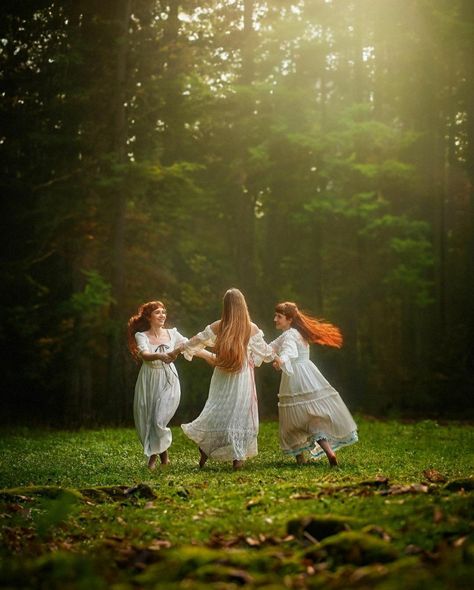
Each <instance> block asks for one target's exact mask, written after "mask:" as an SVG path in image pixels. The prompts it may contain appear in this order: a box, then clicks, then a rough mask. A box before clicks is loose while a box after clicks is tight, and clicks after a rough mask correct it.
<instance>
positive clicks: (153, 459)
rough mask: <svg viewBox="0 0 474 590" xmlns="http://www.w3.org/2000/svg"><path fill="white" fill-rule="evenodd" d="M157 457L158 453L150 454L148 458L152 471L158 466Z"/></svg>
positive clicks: (149, 467)
mask: <svg viewBox="0 0 474 590" xmlns="http://www.w3.org/2000/svg"><path fill="white" fill-rule="evenodd" d="M156 459H157V455H150V458H149V459H148V469H150V470H151V471H153V469H155V467H156Z"/></svg>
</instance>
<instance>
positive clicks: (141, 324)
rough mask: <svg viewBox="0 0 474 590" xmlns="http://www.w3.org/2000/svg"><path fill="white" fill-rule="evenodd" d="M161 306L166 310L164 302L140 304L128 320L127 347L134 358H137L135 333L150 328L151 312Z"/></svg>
mask: <svg viewBox="0 0 474 590" xmlns="http://www.w3.org/2000/svg"><path fill="white" fill-rule="evenodd" d="M159 307H162V308H163V309H164V310H165V311H166V307H165V304H164V303H162V302H161V301H149V302H148V303H144V304H143V305H140V307H139V308H138V310H137V313H136V314H135V315H132V317H131V318H130V319H129V320H128V325H127V343H128V349H129V350H130V353H131V354H132V356H133V358H134V359H135V360H138V359H139V355H138V347H137V342H136V340H135V334H136V333H137V332H145V331H146V330H149V329H150V317H151V314H152V313H153V312H154V311H155V309H158V308H159Z"/></svg>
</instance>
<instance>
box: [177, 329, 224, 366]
mask: <svg viewBox="0 0 474 590" xmlns="http://www.w3.org/2000/svg"><path fill="white" fill-rule="evenodd" d="M215 342H216V335H215V334H214V332H213V331H212V329H211V326H206V328H205V329H204V330H203V331H202V332H198V333H197V334H196V335H195V336H193V337H192V338H190V339H189V340H187V341H186V343H185V345H184V350H183V355H184V358H185V359H186V360H188V361H191V360H192V359H193V356H194V355H195V354H196V352H199V351H200V350H202V349H203V348H206V346H214V344H215Z"/></svg>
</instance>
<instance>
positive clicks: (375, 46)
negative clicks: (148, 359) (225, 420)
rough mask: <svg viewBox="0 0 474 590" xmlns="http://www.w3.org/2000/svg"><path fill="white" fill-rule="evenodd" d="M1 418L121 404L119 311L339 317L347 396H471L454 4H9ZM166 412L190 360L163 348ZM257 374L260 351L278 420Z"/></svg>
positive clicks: (193, 316)
mask: <svg viewBox="0 0 474 590" xmlns="http://www.w3.org/2000/svg"><path fill="white" fill-rule="evenodd" d="M1 11H2V18H1V19H0V85H1V101H0V117H1V128H0V170H1V180H0V182H1V192H2V200H1V217H2V222H3V230H2V232H1V241H2V246H1V267H0V281H1V284H2V288H1V295H0V298H1V328H0V345H1V349H2V351H3V352H2V354H1V359H2V367H1V370H2V375H3V396H2V398H3V399H2V405H1V422H3V423H27V424H38V425H55V426H63V427H77V426H97V425H114V424H115V425H119V424H125V425H126V424H130V423H131V421H132V411H131V405H132V399H133V388H134V382H135V379H136V374H137V371H138V367H137V365H136V364H135V363H134V361H133V360H132V358H131V356H130V354H129V352H128V350H127V346H126V324H127V320H128V318H129V317H130V316H131V315H133V314H134V313H135V312H136V309H137V307H138V306H139V305H140V304H141V303H143V302H145V301H150V300H155V299H159V300H162V301H164V302H165V304H166V306H167V309H168V312H169V323H170V326H176V327H177V328H178V329H179V330H180V332H182V333H183V334H185V335H187V336H191V335H192V334H194V333H196V332H197V331H199V330H201V329H203V328H204V326H206V325H207V324H209V323H210V322H211V321H213V320H215V319H217V318H218V317H219V316H220V313H221V301H222V296H223V294H224V292H225V290H226V289H227V288H229V287H238V288H240V289H241V290H242V291H243V292H244V294H245V296H246V298H247V301H248V304H249V309H250V312H251V316H252V319H253V320H254V321H255V322H257V323H258V325H259V326H260V327H261V328H262V329H263V331H264V332H265V336H266V338H267V339H268V340H270V339H273V338H274V337H275V336H276V333H275V329H274V326H273V310H274V306H275V304H276V303H277V302H279V301H285V300H290V301H296V302H297V303H298V305H299V306H300V307H301V308H303V309H305V310H307V311H309V312H310V313H312V314H314V315H315V316H317V317H320V318H325V319H326V320H328V321H330V322H332V323H334V324H336V325H337V326H339V327H340V329H341V331H342V333H343V336H344V346H343V348H342V349H341V350H330V349H326V348H322V347H318V349H316V348H315V349H314V350H313V355H314V360H315V362H316V363H317V364H318V366H319V367H320V368H321V370H322V372H323V373H324V374H325V375H326V376H327V378H328V379H329V380H330V381H331V383H332V384H333V385H334V386H335V387H336V388H337V389H338V390H339V391H340V392H341V394H342V395H343V397H344V399H345V400H346V402H347V404H348V406H349V407H350V408H351V410H352V411H355V412H359V413H362V414H369V415H375V416H379V417H390V418H399V417H403V418H420V417H422V418H423V417H426V418H436V419H460V418H463V419H466V418H471V419H472V418H473V417H474V415H473V404H472V391H473V386H474V378H473V367H474V363H473V360H474V359H473V355H474V347H473V341H472V340H473V339H472V334H473V327H474V306H473V305H472V300H471V297H472V293H473V292H474V272H473V268H474V265H473V262H474V193H473V186H474V87H473V85H474V76H473V68H474V60H473V59H472V56H473V55H474V2H472V0H377V1H374V0H200V1H196V0H175V1H173V0H115V1H101V2H93V1H91V0H63V1H62V2H57V1H55V0H54V1H53V0H31V1H30V0H24V1H22V2H18V1H15V0H4V2H3V3H2V9H1ZM177 368H178V371H179V373H180V377H181V382H182V390H183V397H182V402H181V406H180V409H179V412H178V414H177V416H176V423H179V421H180V420H182V419H183V418H192V417H194V416H195V415H196V414H197V413H198V411H199V410H200V408H201V407H202V404H203V401H204V400H205V397H206V394H207V389H208V383H209V379H210V370H209V367H208V366H207V365H205V363H204V362H201V361H199V360H196V361H193V362H192V363H188V362H186V361H185V360H184V359H180V360H179V361H178V362H177ZM277 388H278V375H276V374H275V372H274V371H273V369H272V368H271V366H265V367H262V368H261V369H259V372H258V392H259V403H260V413H261V416H262V417H263V418H272V417H275V416H276V412H277V408H276V392H277Z"/></svg>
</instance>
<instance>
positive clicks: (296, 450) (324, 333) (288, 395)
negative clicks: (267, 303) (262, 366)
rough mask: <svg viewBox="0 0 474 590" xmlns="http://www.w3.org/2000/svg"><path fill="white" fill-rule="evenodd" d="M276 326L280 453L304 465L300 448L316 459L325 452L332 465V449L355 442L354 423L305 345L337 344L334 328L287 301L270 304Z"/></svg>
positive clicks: (274, 345) (339, 339)
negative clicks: (277, 334)
mask: <svg viewBox="0 0 474 590" xmlns="http://www.w3.org/2000/svg"><path fill="white" fill-rule="evenodd" d="M274 322H275V326H276V328H277V329H278V330H282V331H283V334H282V335H281V336H279V337H278V338H277V339H276V340H274V341H273V342H271V343H270V346H271V347H272V348H273V350H274V352H275V353H276V354H277V357H276V359H275V361H274V363H273V366H274V367H275V368H276V369H281V370H282V376H281V381H280V391H279V394H278V398H279V402H278V414H279V422H280V444H281V448H282V450H283V452H284V453H287V454H289V455H293V456H294V457H295V458H296V461H297V462H298V463H304V462H305V457H304V452H305V451H307V450H309V451H311V456H312V457H313V458H315V459H318V458H320V457H321V456H322V455H323V454H324V453H325V454H326V456H327V458H328V460H329V464H330V465H331V466H332V467H335V466H337V458H336V454H335V452H334V451H335V450H337V449H338V448H340V447H343V446H346V445H350V444H352V443H355V442H357V440H358V438H357V425H356V423H355V422H354V420H353V418H352V416H351V414H350V412H349V410H348V409H347V407H346V405H345V404H344V402H343V401H342V399H341V396H340V395H339V393H338V392H337V391H336V390H335V389H334V388H333V387H332V386H331V385H330V384H329V383H328V381H326V379H325V378H324V377H323V375H322V374H321V373H320V371H319V370H318V368H317V367H316V366H315V365H314V363H312V362H311V360H310V358H309V344H310V343H316V344H322V345H325V346H334V347H336V348H340V347H341V346H342V336H341V333H340V331H339V328H337V327H336V326H333V325H332V324H329V323H327V322H323V321H320V320H318V319H316V318H314V317H312V316H310V315H307V314H305V313H303V312H302V311H300V310H299V309H298V307H297V306H296V304H295V303H292V302H290V301H286V302H284V303H279V304H278V305H277V306H276V307H275V316H274Z"/></svg>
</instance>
